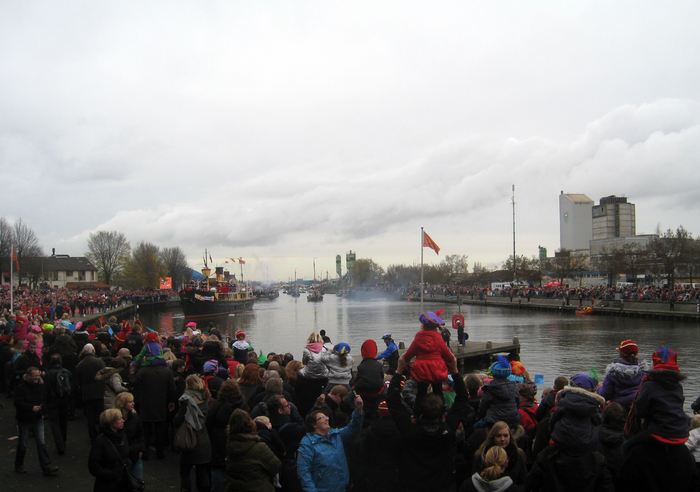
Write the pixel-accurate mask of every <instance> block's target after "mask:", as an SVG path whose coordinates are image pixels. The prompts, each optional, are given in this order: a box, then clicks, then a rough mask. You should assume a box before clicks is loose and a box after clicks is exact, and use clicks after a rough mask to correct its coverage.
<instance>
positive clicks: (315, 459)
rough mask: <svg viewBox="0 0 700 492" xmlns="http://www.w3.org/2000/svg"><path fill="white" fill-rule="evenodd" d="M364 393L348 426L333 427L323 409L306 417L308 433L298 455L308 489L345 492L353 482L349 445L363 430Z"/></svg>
mask: <svg viewBox="0 0 700 492" xmlns="http://www.w3.org/2000/svg"><path fill="white" fill-rule="evenodd" d="M363 405H364V403H363V402H362V398H361V397H360V396H358V397H356V398H355V411H354V412H353V413H352V419H351V420H350V423H349V424H348V426H347V427H343V428H342V429H332V428H331V426H330V425H329V423H328V417H327V416H326V415H324V413H323V412H322V411H321V410H319V409H314V410H311V411H310V412H309V414H308V415H307V416H306V421H305V424H306V432H307V434H306V436H304V438H303V439H302V440H301V445H300V446H299V455H298V457H297V472H298V474H299V481H300V482H301V486H302V488H303V489H304V491H305V492H344V491H345V487H347V485H348V483H349V482H350V472H349V470H348V463H347V460H346V458H345V447H344V446H345V445H347V444H348V443H349V442H350V441H352V440H353V439H354V438H355V436H357V435H358V434H359V433H360V430H362V420H363V414H362V407H363Z"/></svg>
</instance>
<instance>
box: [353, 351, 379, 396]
mask: <svg viewBox="0 0 700 492" xmlns="http://www.w3.org/2000/svg"><path fill="white" fill-rule="evenodd" d="M383 388H384V365H383V364H382V363H381V362H380V361H378V360H376V359H372V358H367V359H362V362H360V364H359V365H358V366H357V375H356V376H355V384H354V389H355V391H356V392H357V393H360V394H364V393H366V394H372V395H374V394H376V393H378V392H380V391H381V390H382V389H383Z"/></svg>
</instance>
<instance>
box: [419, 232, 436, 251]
mask: <svg viewBox="0 0 700 492" xmlns="http://www.w3.org/2000/svg"><path fill="white" fill-rule="evenodd" d="M423 247H424V248H430V249H432V250H433V251H435V253H436V254H438V255H439V254H440V246H438V245H437V244H435V241H433V240H432V239H431V238H430V236H428V233H427V232H425V231H423Z"/></svg>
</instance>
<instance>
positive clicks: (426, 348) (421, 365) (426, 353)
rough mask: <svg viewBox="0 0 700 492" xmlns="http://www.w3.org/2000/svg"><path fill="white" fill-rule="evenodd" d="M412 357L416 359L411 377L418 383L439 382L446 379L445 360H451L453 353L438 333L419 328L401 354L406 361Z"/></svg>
mask: <svg viewBox="0 0 700 492" xmlns="http://www.w3.org/2000/svg"><path fill="white" fill-rule="evenodd" d="M414 357H415V358H416V360H415V362H414V363H413V366H412V367H411V377H412V378H413V379H415V380H416V381H418V382H420V383H439V382H442V381H445V380H446V379H447V365H446V363H445V361H448V360H449V361H451V360H452V359H453V358H454V355H452V352H450V349H448V348H447V345H445V342H444V340H443V339H442V336H440V333H438V332H437V331H435V330H421V331H419V332H418V333H416V337H415V338H414V339H413V342H412V343H411V346H410V347H408V350H406V352H404V354H403V358H404V360H405V361H406V362H407V363H408V362H409V361H410V360H411V359H413V358H414Z"/></svg>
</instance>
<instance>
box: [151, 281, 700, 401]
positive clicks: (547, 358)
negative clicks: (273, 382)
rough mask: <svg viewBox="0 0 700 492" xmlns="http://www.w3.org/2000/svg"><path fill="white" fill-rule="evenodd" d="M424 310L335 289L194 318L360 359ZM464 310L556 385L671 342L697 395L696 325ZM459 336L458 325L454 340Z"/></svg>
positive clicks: (289, 347)
mask: <svg viewBox="0 0 700 492" xmlns="http://www.w3.org/2000/svg"><path fill="white" fill-rule="evenodd" d="M440 308H443V309H445V314H444V315H443V319H445V320H449V319H450V318H451V316H452V315H453V314H457V313H458V312H459V307H458V306H455V305H440V304H429V303H426V309H429V310H437V309H440ZM420 313H421V311H420V304H419V303H408V302H399V301H354V300H348V299H343V298H337V297H335V296H333V295H327V296H325V298H324V301H323V302H320V303H311V302H307V301H306V298H305V297H300V298H298V299H294V298H292V297H291V296H287V295H284V294H281V295H280V297H279V298H278V299H275V300H273V301H268V300H262V301H260V302H257V303H256V304H255V308H254V309H253V310H252V311H249V312H247V313H242V314H237V315H231V316H223V317H222V316H218V317H212V318H207V319H204V320H197V321H198V323H199V325H200V326H206V325H207V324H208V323H209V322H210V321H212V322H213V323H214V324H216V325H217V326H218V327H219V329H221V330H222V333H224V334H227V335H229V336H233V334H234V333H235V332H236V331H238V330H243V331H244V332H245V333H246V335H247V336H248V338H249V340H250V341H251V342H252V343H253V346H254V347H255V349H256V350H257V351H258V352H259V351H260V350H262V351H263V353H268V352H283V353H284V352H291V353H292V354H294V356H295V357H296V358H297V359H300V358H301V352H302V349H303V348H304V344H305V343H306V338H307V337H308V335H309V333H311V332H312V331H320V330H321V329H324V330H326V333H327V335H328V336H329V337H330V338H331V340H332V341H333V343H338V342H347V343H348V344H350V346H351V347H352V352H351V355H353V356H354V357H355V358H359V357H360V346H361V345H362V342H364V341H365V340H367V339H368V338H372V339H374V340H375V341H377V345H378V347H379V348H380V350H383V347H384V344H383V343H382V342H381V337H382V335H384V334H385V333H391V334H392V335H393V338H394V340H395V341H396V342H397V343H398V342H405V343H406V346H408V345H409V344H410V342H411V341H412V340H413V337H414V335H415V333H416V332H417V331H418V330H419V329H420V323H419V322H418V316H419V315H420ZM461 313H462V314H464V316H465V318H466V326H467V332H468V333H469V340H474V341H486V340H492V341H493V342H510V341H512V339H513V337H515V336H517V337H518V338H519V339H520V344H521V354H520V356H521V360H522V362H523V364H524V365H525V367H526V368H527V370H528V371H529V372H530V374H531V375H535V374H542V375H544V376H545V384H546V386H551V384H552V383H553V381H554V378H556V377H557V376H571V375H572V374H574V373H576V372H585V371H587V370H588V369H589V368H590V367H591V366H595V367H596V368H597V370H598V372H599V373H600V375H601V378H602V377H603V376H604V375H605V367H606V366H607V365H608V364H609V363H610V362H611V361H612V359H613V358H614V357H615V356H616V354H617V352H616V350H615V348H616V347H617V346H618V345H619V344H620V342H621V341H622V340H625V339H628V338H631V339H633V340H634V341H636V342H637V344H638V345H639V347H640V353H641V356H642V358H645V359H647V360H648V361H649V362H651V353H652V352H653V351H654V350H655V349H656V348H657V347H658V346H661V345H667V346H670V347H671V348H673V349H674V350H675V351H677V352H678V361H679V365H680V367H681V371H683V373H684V374H686V375H687V376H688V379H687V380H686V381H685V383H684V389H685V397H686V409H689V405H690V403H692V402H693V401H694V400H695V398H696V397H697V396H698V395H700V381H699V380H698V377H697V375H698V374H699V372H700V356H699V355H698V354H699V353H700V350H699V349H700V328H699V327H698V325H697V324H694V323H674V322H670V321H659V320H647V319H635V318H616V317H605V316H576V315H570V314H556V313H551V314H550V313H547V312H537V311H518V310H510V309H499V308H495V307H489V308H487V307H482V306H466V305H465V306H461ZM141 319H142V320H143V321H144V322H145V324H146V325H147V326H149V327H151V328H154V329H157V330H159V331H161V332H162V333H163V334H171V333H174V334H176V335H177V334H180V333H181V332H182V330H183V327H184V325H185V323H186V320H185V317H184V315H183V313H182V310H180V309H176V310H174V311H172V312H164V313H158V314H153V315H147V314H142V315H141ZM187 321H189V320H187ZM455 340H456V331H454V334H453V338H452V341H453V343H456V342H455ZM601 380H602V379H601ZM542 388H543V387H541V389H542Z"/></svg>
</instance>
